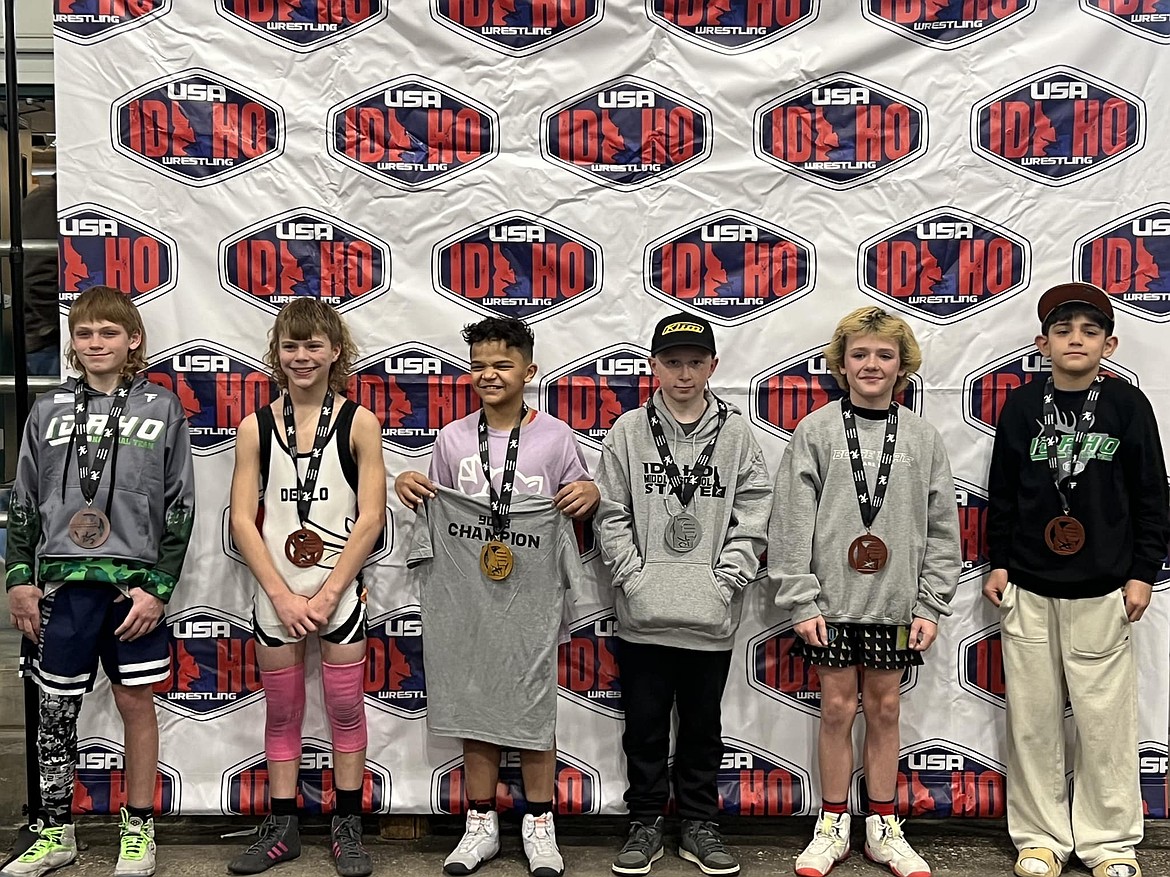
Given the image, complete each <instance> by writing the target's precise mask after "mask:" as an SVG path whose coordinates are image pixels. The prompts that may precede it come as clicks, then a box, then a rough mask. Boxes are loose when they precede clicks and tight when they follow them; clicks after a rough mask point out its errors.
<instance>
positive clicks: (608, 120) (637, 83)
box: [540, 76, 711, 191]
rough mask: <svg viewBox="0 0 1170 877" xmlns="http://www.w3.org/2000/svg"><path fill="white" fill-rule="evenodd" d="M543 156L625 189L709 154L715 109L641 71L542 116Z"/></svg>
mask: <svg viewBox="0 0 1170 877" xmlns="http://www.w3.org/2000/svg"><path fill="white" fill-rule="evenodd" d="M540 130H541V140H540V154H541V155H542V156H543V157H544V158H545V159H546V160H547V161H550V162H552V163H553V164H557V165H560V166H561V167H563V168H565V169H566V170H569V171H572V172H573V173H575V174H577V175H578V176H582V177H584V178H585V179H587V180H590V181H591V182H594V183H600V184H601V185H603V186H608V187H611V188H614V189H622V190H625V191H629V190H633V189H640V188H642V187H643V186H649V185H651V184H653V183H657V182H658V181H659V180H665V179H667V178H668V177H673V176H674V175H675V174H678V173H682V172H683V171H684V170H686V169H688V168H690V167H693V166H694V165H696V164H698V163H699V162H701V161H704V160H705V159H706V158H707V157H708V156H709V155H710V154H711V111H710V110H708V109H707V108H706V107H704V106H702V105H701V104H699V103H697V102H695V101H694V100H692V99H690V98H686V97H683V96H682V95H681V94H678V93H677V92H674V91H670V90H669V89H666V88H664V87H662V86H661V85H657V84H656V83H653V82H649V81H647V80H645V79H641V78H639V77H637V76H621V77H618V78H617V79H611V80H609V81H608V82H603V83H602V84H601V85H597V86H594V87H593V88H590V89H587V90H586V91H582V92H579V93H578V94H575V95H573V96H572V97H571V98H569V99H568V100H565V101H562V102H561V103H559V104H557V105H556V106H554V107H552V108H551V109H548V110H545V112H544V113H543V114H542V115H541V117H540Z"/></svg>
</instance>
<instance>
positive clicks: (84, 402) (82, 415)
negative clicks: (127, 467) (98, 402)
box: [73, 378, 132, 517]
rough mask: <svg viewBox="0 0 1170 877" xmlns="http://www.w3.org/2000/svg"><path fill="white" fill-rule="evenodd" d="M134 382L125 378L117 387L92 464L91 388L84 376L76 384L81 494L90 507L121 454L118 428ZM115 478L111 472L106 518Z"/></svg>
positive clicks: (75, 433) (75, 432)
mask: <svg viewBox="0 0 1170 877" xmlns="http://www.w3.org/2000/svg"><path fill="white" fill-rule="evenodd" d="M131 383H132V382H131V381H123V382H122V384H120V385H119V386H118V389H116V390H114V393H113V401H112V402H111V403H110V413H109V416H108V417H107V418H106V425H105V427H104V428H103V429H102V434H101V438H100V439H99V441H98V446H97V450H96V451H95V452H94V455H93V463H92V464H91V463H90V460H89V400H88V399H87V397H86V390H87V389H88V387H87V386H86V383H85V381H83V380H81V379H80V378H78V379H77V383H76V384H75V385H74V387H73V445H74V447H76V449H77V476H78V481H79V485H80V487H81V495H82V496H83V497H85V504H86V505H87V506H88V505H92V504H93V500H94V497H96V496H97V492H98V485H100V484H101V482H102V473H103V472H104V471H105V468H106V463H107V462H108V461H109V460H110V457H111V456H113V457H114V458H115V459H116V458H117V456H118V454H117V444H118V430H119V428H120V426H121V422H122V413H123V412H124V411H125V410H126V401H127V400H128V399H129V398H130V384H131ZM116 465H117V464H116V463H115V466H116ZM112 479H113V476H112V475H111V484H110V491H109V493H108V494H107V496H106V517H109V510H110V500H111V498H112V497H113V495H114V489H113V483H112Z"/></svg>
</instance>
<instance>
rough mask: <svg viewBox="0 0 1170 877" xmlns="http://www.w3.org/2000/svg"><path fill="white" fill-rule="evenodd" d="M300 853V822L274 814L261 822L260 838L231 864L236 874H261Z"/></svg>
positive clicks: (230, 867) (293, 817)
mask: <svg viewBox="0 0 1170 877" xmlns="http://www.w3.org/2000/svg"><path fill="white" fill-rule="evenodd" d="M300 854H301V823H300V820H299V819H298V818H297V817H296V816H273V815H272V814H269V815H268V817H267V818H266V819H265V820H264V821H263V822H262V823H260V837H259V838H258V839H257V840H256V842H255V843H254V844H252V845H251V846H250V847H248V848H247V849H246V850H244V851H243V852H242V853H240V854H239V855H238V856H236V857H235V858H234V859H232V860H231V862H229V863H228V870H229V871H231V872H232V873H233V874H259V873H260V872H261V871H267V870H268V869H269V868H271V867H272V866H273V865H279V864H280V863H281V862H287V861H289V860H290V859H295V858H296V857H297V856H299V855H300Z"/></svg>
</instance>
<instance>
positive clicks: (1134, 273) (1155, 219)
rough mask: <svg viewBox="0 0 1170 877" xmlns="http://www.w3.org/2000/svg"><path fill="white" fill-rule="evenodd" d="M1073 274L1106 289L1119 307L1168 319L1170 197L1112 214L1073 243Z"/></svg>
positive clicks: (1159, 319)
mask: <svg viewBox="0 0 1170 877" xmlns="http://www.w3.org/2000/svg"><path fill="white" fill-rule="evenodd" d="M1073 265H1074V270H1075V272H1076V279H1077V280H1082V281H1085V282H1087V283H1092V284H1094V285H1096V286H1099V287H1101V288H1102V289H1104V290H1105V291H1106V292H1107V293H1109V295H1110V296H1111V297H1112V299H1113V303H1114V304H1116V305H1117V306H1118V307H1119V308H1121V310H1123V311H1128V312H1129V313H1131V314H1133V315H1134V316H1137V317H1141V318H1142V319H1143V320H1150V321H1152V322H1155V323H1165V322H1167V321H1170V203H1166V202H1164V201H1163V202H1159V203H1157V204H1150V205H1148V206H1146V207H1142V208H1141V209H1139V210H1135V211H1134V212H1133V213H1128V214H1126V215H1125V216H1122V217H1119V218H1117V219H1112V220H1110V221H1109V222H1107V223H1105V224H1104V225H1102V226H1101V227H1099V228H1096V229H1094V230H1093V231H1091V232H1089V233H1088V234H1087V235H1085V236H1084V237H1082V238H1081V239H1080V240H1078V241H1077V243H1076V253H1075V255H1074V257H1073Z"/></svg>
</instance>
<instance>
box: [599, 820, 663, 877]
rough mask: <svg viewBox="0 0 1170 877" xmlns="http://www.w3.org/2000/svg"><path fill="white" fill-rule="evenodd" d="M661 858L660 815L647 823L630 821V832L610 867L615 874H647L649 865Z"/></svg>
mask: <svg viewBox="0 0 1170 877" xmlns="http://www.w3.org/2000/svg"><path fill="white" fill-rule="evenodd" d="M661 858H662V817H661V816H659V817H658V818H657V819H655V820H654V821H653V822H651V823H650V824H649V825H647V824H646V823H645V822H631V823H630V834H629V836H628V837H627V838H626V842H625V843H624V844H623V845H622V850H621V852H620V853H618V854H617V858H616V859H614V860H613V865H611V866H610V869H611V870H612V871H613V873H615V874H622V875H625V874H649V873H650V866H651V865H653V864H654V863H655V862H657V861H658V860H659V859H661Z"/></svg>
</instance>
